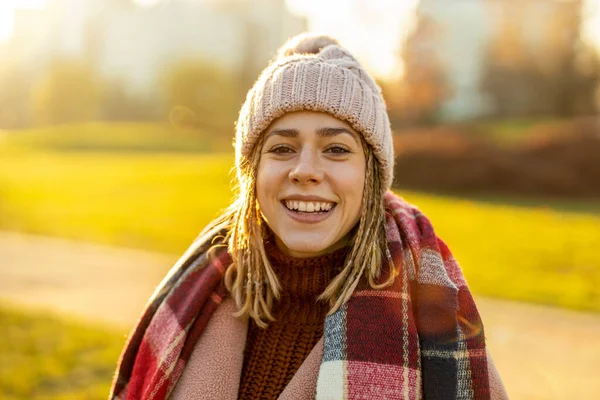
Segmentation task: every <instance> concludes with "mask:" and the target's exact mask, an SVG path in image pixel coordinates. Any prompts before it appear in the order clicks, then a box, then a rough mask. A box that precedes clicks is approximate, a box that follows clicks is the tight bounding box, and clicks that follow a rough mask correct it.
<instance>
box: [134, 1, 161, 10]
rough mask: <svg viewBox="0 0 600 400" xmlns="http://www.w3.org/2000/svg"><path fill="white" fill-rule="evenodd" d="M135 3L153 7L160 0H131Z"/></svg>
mask: <svg viewBox="0 0 600 400" xmlns="http://www.w3.org/2000/svg"><path fill="white" fill-rule="evenodd" d="M133 2H134V3H135V4H137V5H138V6H140V7H148V8H149V7H154V6H156V5H158V3H160V2H161V0H133Z"/></svg>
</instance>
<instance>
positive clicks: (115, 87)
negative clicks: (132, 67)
mask: <svg viewBox="0 0 600 400" xmlns="http://www.w3.org/2000/svg"><path fill="white" fill-rule="evenodd" d="M100 113H101V116H102V119H105V120H109V121H149V120H158V119H161V117H162V109H161V108H160V106H159V104H158V101H157V100H156V99H155V98H154V97H153V96H149V97H145V98H142V97H141V96H139V95H134V94H131V93H129V92H128V91H127V85H126V84H125V83H122V82H118V81H114V82H111V83H109V84H107V85H106V87H105V89H104V90H103V91H102V105H101V111H100Z"/></svg>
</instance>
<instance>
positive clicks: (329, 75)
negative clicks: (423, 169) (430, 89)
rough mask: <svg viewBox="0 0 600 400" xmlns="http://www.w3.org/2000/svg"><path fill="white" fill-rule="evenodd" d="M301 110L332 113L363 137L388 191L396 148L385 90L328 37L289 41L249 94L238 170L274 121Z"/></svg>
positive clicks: (239, 127)
mask: <svg viewBox="0 0 600 400" xmlns="http://www.w3.org/2000/svg"><path fill="white" fill-rule="evenodd" d="M300 110H311V111H321V112H326V113H329V114H331V115H333V116H334V117H336V118H338V119H340V120H343V121H346V122H348V123H349V124H350V125H351V126H352V127H353V128H354V129H355V130H356V131H357V132H359V133H361V134H362V135H363V136H364V138H365V141H366V142H367V143H368V144H369V145H371V146H372V148H373V151H374V154H375V156H376V157H377V160H378V161H379V167H380V168H379V169H380V174H381V180H382V184H383V187H382V191H384V192H385V191H386V190H387V189H389V187H390V186H391V184H392V179H393V174H394V172H393V167H394V146H393V144H392V133H391V129H390V122H389V119H388V115H387V112H386V107H385V102H384V100H383V97H382V95H381V89H380V88H379V87H378V86H377V84H376V83H375V81H374V80H373V78H371V76H370V75H369V74H368V73H367V72H366V71H365V70H364V69H363V68H362V66H361V65H360V64H359V63H358V61H356V59H355V58H354V57H353V56H352V55H351V54H350V53H349V52H348V51H347V50H346V49H344V48H343V47H341V46H340V45H339V43H338V42H337V41H336V40H335V39H333V38H331V37H329V36H324V35H311V34H302V35H298V36H296V37H294V38H292V39H290V40H289V41H288V42H287V43H286V44H285V45H284V46H283V47H282V48H281V49H280V50H279V52H278V55H277V57H276V58H275V59H274V60H273V61H272V62H271V64H270V65H269V66H268V67H267V68H266V69H265V70H264V71H263V72H262V74H261V75H260V77H259V78H258V80H257V81H256V83H255V84H254V86H253V87H252V89H250V91H249V92H248V96H247V97H246V102H245V103H244V105H243V106H242V109H241V111H240V115H239V118H238V121H237V128H236V138H235V153H236V154H235V155H236V165H237V166H238V171H239V170H240V169H239V167H240V166H241V164H242V163H243V161H244V159H245V158H247V157H249V155H250V154H251V153H252V150H253V149H254V146H255V145H256V143H257V142H258V140H259V138H260V135H261V133H262V132H263V131H264V130H265V129H266V128H267V127H268V126H269V125H270V124H271V122H273V121H274V120H275V119H276V118H278V117H280V116H282V115H283V114H285V113H287V112H292V111H300ZM240 178H241V177H240Z"/></svg>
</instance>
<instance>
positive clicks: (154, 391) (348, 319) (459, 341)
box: [109, 192, 490, 400]
mask: <svg viewBox="0 0 600 400" xmlns="http://www.w3.org/2000/svg"><path fill="white" fill-rule="evenodd" d="M385 205H386V210H387V219H386V234H387V241H388V249H389V254H388V260H389V258H391V260H392V261H393V266H394V267H395V268H396V270H395V273H396V274H397V277H396V280H395V282H394V284H393V285H392V286H390V287H386V288H385V289H382V290H373V289H371V288H370V287H369V286H368V285H366V284H365V285H360V286H359V287H358V288H357V290H356V291H355V292H354V294H353V295H352V297H351V298H350V300H349V301H348V302H347V303H346V304H344V305H343V306H342V307H341V308H340V309H339V310H338V311H337V312H336V313H334V314H332V315H330V316H327V318H326V319H325V327H324V328H325V329H324V334H323V339H324V345H323V346H324V347H323V359H322V363H321V366H320V369H319V377H318V382H317V390H316V398H317V399H421V398H425V399H428V400H431V399H489V398H490V389H489V382H488V369H487V357H486V348H485V340H484V332H483V325H482V323H481V320H480V318H479V314H478V312H477V309H476V307H475V303H474V301H473V298H472V296H471V293H470V292H469V289H468V288H467V285H466V282H465V279H464V277H463V275H462V272H461V270H460V267H459V266H458V263H457V262H456V260H455V259H454V258H453V257H452V254H451V253H450V251H449V249H448V247H447V246H446V244H445V243H444V242H443V241H441V240H440V239H439V238H438V237H437V236H436V235H435V233H434V231H433V227H432V226H431V223H430V222H429V220H428V219H427V217H426V216H425V215H423V214H422V213H421V212H420V211H419V210H418V209H417V208H416V207H414V206H412V205H410V204H408V203H406V202H405V201H404V200H403V199H401V198H399V197H397V196H396V195H394V194H393V193H392V192H388V193H386V195H385ZM217 233H219V229H218V227H217V228H215V229H213V230H212V231H211V232H207V233H206V234H204V235H201V237H199V239H198V240H196V242H195V243H194V244H193V245H192V246H191V247H190V249H189V250H188V251H187V252H186V253H185V254H184V255H183V257H182V258H181V259H180V261H179V262H178V263H177V264H176V265H175V266H174V267H173V269H172V270H171V271H170V272H169V274H168V275H167V276H166V277H165V279H164V280H163V282H162V283H161V284H160V285H159V287H158V288H157V290H156V291H155V293H154V294H153V296H152V297H151V298H150V301H149V303H148V304H147V306H146V309H145V310H144V312H143V314H142V316H141V317H140V319H139V321H138V323H137V325H136V326H135V328H134V330H133V331H132V333H131V335H130V337H129V339H128V342H127V344H126V346H125V349H124V351H123V353H122V355H121V358H120V360H119V365H118V369H117V372H116V374H115V378H114V380H113V382H112V387H111V393H110V396H109V399H120V400H126V399H127V400H131V399H152V400H155V399H160V400H162V399H166V398H167V397H168V396H169V394H170V393H171V392H172V390H173V388H174V387H175V384H176V383H177V380H178V379H179V377H180V376H181V374H182V372H183V369H184V368H185V365H186V362H187V360H188V359H189V357H190V355H191V353H192V351H193V349H194V345H195V344H196V341H197V340H198V338H199V337H200V335H201V334H202V332H203V330H204V329H205V328H206V326H207V324H208V322H209V319H210V317H211V315H212V313H213V311H214V310H215V309H216V307H218V305H219V304H220V303H221V301H222V300H223V299H224V298H225V297H226V296H227V295H228V291H227V289H226V288H225V286H224V283H223V279H222V278H223V275H224V273H225V269H226V267H227V266H228V265H229V264H230V263H231V257H230V256H229V254H228V253H227V251H226V250H225V249H223V250H221V251H220V252H217V253H216V254H214V255H213V256H211V257H208V255H207V250H208V248H209V247H210V244H211V240H212V238H213V237H214V236H215V235H216V234H217Z"/></svg>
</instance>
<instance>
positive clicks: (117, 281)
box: [0, 232, 600, 400]
mask: <svg viewBox="0 0 600 400" xmlns="http://www.w3.org/2000/svg"><path fill="white" fill-rule="evenodd" d="M176 258H177V256H173V255H164V254H153V253H149V252H143V251H137V250H128V249H118V248H112V247H106V246H101V245H96V244H88V243H77V242H72V241H68V240H61V239H51V238H46V237H39V236H30V235H20V234H13V233H5V232H0V298H2V299H5V300H9V301H11V302H16V303H20V304H24V305H27V306H31V307H36V308H40V307H41V308H46V309H49V310H52V311H57V312H60V313H65V314H70V315H75V316H79V317H82V318H87V319H93V320H96V321H102V322H104V323H106V324H110V325H113V326H116V327H118V328H119V329H122V330H123V332H124V333H126V332H128V330H129V328H130V327H131V325H132V324H133V323H134V321H135V320H136V318H137V317H138V315H139V312H140V310H141V309H142V307H143V306H144V304H145V302H146V300H147V299H148V297H149V296H150V294H151V293H152V291H153V290H154V287H155V286H156V285H157V284H158V283H159V282H160V280H161V279H162V278H163V276H164V274H165V272H166V271H167V270H168V269H169V268H170V266H171V265H172V264H173V262H174V261H175V260H176ZM477 304H478V307H479V310H480V313H481V315H482V318H483V321H484V323H485V327H486V332H487V339H488V346H489V348H490V351H491V353H492V355H493V357H494V360H495V363H496V366H497V368H498V370H499V371H500V375H501V376H502V379H503V380H504V383H505V385H506V388H507V391H508V393H509V395H510V398H511V399H517V400H518V399H524V400H525V399H527V400H530V399H531V400H533V399H590V400H593V399H600V315H597V314H587V313H578V312H573V311H567V310H562V309H557V308H551V307H543V306H536V305H530V304H524V303H516V302H507V301H499V300H493V299H488V298H478V299H477Z"/></svg>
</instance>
